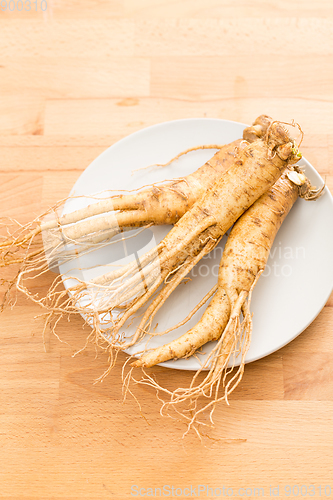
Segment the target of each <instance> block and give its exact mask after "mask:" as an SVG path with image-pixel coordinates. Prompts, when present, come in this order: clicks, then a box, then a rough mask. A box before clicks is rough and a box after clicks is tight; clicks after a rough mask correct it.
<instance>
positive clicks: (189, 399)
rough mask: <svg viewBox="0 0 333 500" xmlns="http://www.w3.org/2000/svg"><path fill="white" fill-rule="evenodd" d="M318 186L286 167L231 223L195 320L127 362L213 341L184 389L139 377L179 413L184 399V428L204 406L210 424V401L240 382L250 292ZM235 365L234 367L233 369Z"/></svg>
mask: <svg viewBox="0 0 333 500" xmlns="http://www.w3.org/2000/svg"><path fill="white" fill-rule="evenodd" d="M322 189H323V188H322ZM322 189H320V190H315V189H314V188H313V187H312V186H311V184H310V182H309V181H308V179H307V178H306V177H305V176H304V174H303V173H302V172H301V171H300V170H299V169H298V168H297V167H295V168H293V169H288V170H287V171H286V172H285V173H284V174H283V175H282V176H281V177H280V178H279V179H278V181H277V182H276V183H275V184H274V186H273V187H272V188H271V189H269V190H268V191H267V192H266V193H265V194H263V195H262V196H261V197H260V198H259V199H258V200H257V201H256V202H255V203H254V204H253V205H252V206H251V207H250V208H249V209H248V210H247V211H246V212H245V213H244V214H243V215H242V217H240V219H239V220H238V221H237V222H236V224H235V225H234V227H233V229H232V231H231V233H230V236H229V238H228V240H227V243H226V246H225V249H224V252H223V257H222V260H221V264H220V268H219V276H218V288H217V292H216V294H215V295H214V297H213V299H212V300H211V303H210V304H209V305H208V307H207V308H206V310H205V312H204V314H203V316H202V318H201V319H200V321H199V322H198V323H197V324H196V325H195V326H194V327H193V328H191V329H190V330H189V331H188V332H187V333H185V334H184V335H182V336H181V337H179V338H178V339H176V340H174V341H172V342H169V343H168V344H165V345H164V346H161V347H159V348H157V349H154V350H153V351H151V352H147V353H146V354H144V355H143V356H142V357H141V358H140V359H138V360H137V361H135V362H133V363H132V366H134V367H143V368H147V367H152V366H154V365H156V364H157V363H161V362H163V361H167V360H169V359H177V358H181V357H187V356H189V355H192V354H193V353H195V352H196V351H197V350H198V349H199V348H200V347H201V346H203V345H204V344H206V343H207V342H209V341H213V340H218V342H217V344H216V345H215V346H214V347H213V349H212V351H211V353H210V354H209V355H208V357H207V358H206V360H205V362H204V364H203V366H202V367H201V368H200V369H199V370H198V371H197V372H196V373H195V375H194V377H193V379H192V382H191V384H190V386H189V387H187V388H178V389H176V390H175V391H174V392H171V391H168V390H166V389H164V388H163V387H161V386H160V385H159V384H158V383H157V382H156V380H155V379H153V378H152V377H150V376H147V378H146V379H143V381H142V382H143V383H145V384H148V385H152V386H153V387H155V388H156V389H158V391H159V393H161V392H163V391H164V392H165V393H166V394H167V395H168V401H167V402H166V403H165V406H167V407H174V408H177V410H176V411H178V412H179V410H178V407H181V405H184V403H188V407H187V408H186V411H185V412H184V410H183V411H182V412H180V413H181V414H182V415H183V416H184V417H185V419H186V420H187V422H188V426H189V427H188V429H189V428H191V427H192V426H193V425H194V424H195V423H198V422H199V415H200V414H203V413H204V412H205V411H206V410H210V421H211V424H212V423H213V420H212V414H213V411H214V408H215V405H216V403H218V402H219V401H221V400H225V401H227V402H228V395H229V394H230V393H231V392H232V391H233V390H234V389H235V388H236V387H237V385H238V384H239V382H240V381H241V379H242V375H243V372H244V364H245V357H246V354H247V351H248V348H249V345H250V340H251V332H252V319H251V314H250V309H249V307H250V301H251V293H252V290H253V288H254V286H255V284H256V282H257V280H258V278H259V276H260V274H261V273H262V272H263V270H264V269H265V266H266V263H267V259H268V256H269V252H270V249H271V247H272V244H273V241H274V238H275V236H276V234H277V231H278V230H279V228H280V226H281V224H282V222H283V221H284V219H285V218H286V216H287V214H288V213H289V211H290V209H291V207H292V206H293V204H294V203H295V201H296V199H297V198H298V196H300V197H302V198H304V199H307V200H313V199H317V198H318V197H319V196H320V194H321V192H322ZM241 313H242V314H243V320H242V321H241ZM237 363H238V364H239V366H237V367H236V368H234V369H233V367H234V366H235V364H237ZM230 365H231V366H230ZM207 368H209V371H208V373H207V374H206V375H205V376H204V379H203V380H202V382H198V380H199V378H198V377H199V374H200V373H201V372H202V371H203V370H204V369H207ZM222 388H223V389H222ZM220 389H222V391H221V390H220ZM207 399H208V402H207ZM202 400H203V401H204V402H203V403H202V404H201V407H200V404H199V401H202ZM205 400H206V401H205ZM199 423H200V422H199Z"/></svg>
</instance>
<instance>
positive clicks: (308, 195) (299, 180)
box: [287, 165, 326, 201]
mask: <svg viewBox="0 0 333 500" xmlns="http://www.w3.org/2000/svg"><path fill="white" fill-rule="evenodd" d="M287 176H288V179H289V180H290V181H292V182H293V183H294V184H296V185H297V186H298V195H299V197H300V198H303V199H304V200H309V201H311V200H317V199H318V198H319V197H320V196H321V195H322V194H323V191H324V189H325V185H326V184H325V183H324V184H323V185H322V187H320V188H316V187H314V186H312V184H311V182H310V181H309V179H308V178H307V177H306V176H305V175H304V173H303V171H302V169H301V167H298V166H297V165H295V166H294V168H293V170H291V171H290V172H289V173H288V174H287Z"/></svg>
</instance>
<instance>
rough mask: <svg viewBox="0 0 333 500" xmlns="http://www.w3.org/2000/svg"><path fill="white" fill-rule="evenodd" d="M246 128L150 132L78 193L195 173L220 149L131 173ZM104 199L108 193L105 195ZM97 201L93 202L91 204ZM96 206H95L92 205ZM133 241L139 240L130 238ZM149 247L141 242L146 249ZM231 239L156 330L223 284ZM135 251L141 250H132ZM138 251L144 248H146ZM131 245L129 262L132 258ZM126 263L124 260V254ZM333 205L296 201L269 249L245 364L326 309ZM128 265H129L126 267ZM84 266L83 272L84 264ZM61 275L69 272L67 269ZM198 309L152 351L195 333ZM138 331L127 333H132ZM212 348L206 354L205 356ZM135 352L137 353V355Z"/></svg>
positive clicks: (111, 153)
mask: <svg viewBox="0 0 333 500" xmlns="http://www.w3.org/2000/svg"><path fill="white" fill-rule="evenodd" d="M245 126H246V125H244V124H241V123H236V122H231V121H227V120H217V119H205V118H199V119H185V120H176V121H171V122H166V123H161V124H159V125H154V126H152V127H148V128H146V129H144V130H141V131H139V132H136V133H134V134H132V135H130V136H128V137H126V138H124V139H122V140H121V141H119V142H117V143H116V144H114V145H113V146H111V147H110V148H108V149H107V150H106V151H104V152H103V153H102V154H101V155H100V156H99V157H98V158H96V159H95V160H94V161H93V162H92V163H91V165H90V166H89V167H88V168H87V169H86V170H85V171H84V172H83V174H82V175H81V176H80V178H79V179H78V181H77V182H76V184H75V185H74V187H73V189H72V192H71V194H72V195H91V194H93V193H97V192H101V191H103V190H105V189H112V190H121V189H135V188H139V187H140V186H142V185H144V184H150V183H152V182H156V181H160V180H163V179H171V178H175V177H182V176H185V175H187V174H189V173H190V172H193V171H194V170H196V169H197V168H198V167H199V166H201V165H202V164H203V163H204V162H205V161H206V160H208V159H209V158H210V157H211V156H212V155H213V153H214V151H209V150H203V151H196V152H192V153H190V154H188V155H186V156H184V157H182V158H181V159H179V160H177V161H176V162H174V163H173V164H172V165H171V166H168V167H164V168H149V169H144V170H139V171H138V172H135V173H134V174H133V175H132V171H133V170H135V169H140V168H141V167H146V166H147V165H151V164H154V163H164V162H167V161H168V160H169V159H170V158H172V157H174V156H175V155H177V154H178V153H179V152H180V151H183V150H185V149H187V148H189V147H192V146H196V145H199V144H225V143H229V142H231V141H233V140H235V139H237V138H240V137H241V136H242V131H243V129H244V127H245ZM300 164H301V165H303V166H304V167H305V173H306V175H307V176H308V177H309V178H310V180H311V181H312V183H313V184H314V185H315V186H321V185H322V184H323V179H322V178H321V177H320V176H319V174H318V173H317V172H316V170H315V169H314V168H313V167H312V166H311V165H310V164H309V162H307V161H306V160H305V159H304V158H303V159H302V160H301V161H300ZM104 195H105V194H104ZM91 201H92V200H91ZM91 201H90V202H91ZM88 203H89V200H88V199H87V198H77V199H76V198H75V199H72V200H70V201H69V203H67V204H66V207H65V209H66V212H70V211H72V210H75V209H77V208H80V207H81V206H83V205H87V204H88ZM169 230H170V226H156V227H154V228H152V229H149V230H147V231H149V233H146V237H143V240H142V236H141V240H140V241H141V243H140V245H141V247H142V246H143V248H139V249H135V248H134V250H138V252H139V254H141V253H143V251H146V250H147V249H149V248H151V247H152V246H153V245H154V244H155V243H158V242H159V241H160V240H161V239H162V238H163V237H164V236H165V235H166V234H167V232H168V231H169ZM131 241H133V240H131ZM142 241H143V243H142ZM225 241H226V237H224V238H223V240H222V242H221V243H220V245H219V247H218V248H217V249H216V250H215V251H214V254H209V255H208V256H206V257H205V258H204V259H202V261H201V262H199V264H198V265H197V266H196V267H195V268H194V269H193V271H192V273H191V274H190V277H191V278H192V281H189V282H187V283H186V284H185V283H183V284H181V285H180V286H178V288H177V289H176V290H175V292H173V294H172V295H171V297H170V298H169V299H168V301H167V302H166V303H165V305H164V306H163V308H162V309H161V310H160V311H159V313H158V314H157V316H156V319H155V321H154V324H155V322H158V331H161V330H165V329H167V328H169V327H170V326H172V325H174V324H175V323H178V322H179V321H180V320H182V319H183V318H184V317H185V316H186V315H187V314H188V313H189V312H190V311H191V310H192V308H193V307H194V306H195V305H196V304H197V303H198V302H199V301H200V299H201V298H202V297H203V296H204V295H205V294H206V293H207V291H208V290H210V289H211V288H212V286H214V284H215V283H216V279H217V271H218V264H219V261H220V257H221V254H222V249H223V247H224V244H225ZM134 245H135V244H134ZM140 245H139V246H140ZM134 250H133V245H132V246H130V250H129V252H130V253H131V252H132V254H131V255H129V258H130V259H132V258H133V257H134V254H133V252H134ZM113 252H115V250H114V247H106V248H104V249H103V250H99V251H98V252H94V253H93V254H90V255H89V256H88V257H86V258H85V259H86V260H85V262H84V266H86V265H88V266H91V267H92V266H98V265H99V264H101V266H102V267H94V268H93V269H90V270H89V271H82V273H81V274H80V277H81V278H83V279H85V280H89V279H91V278H92V277H94V276H97V275H100V274H101V273H102V272H103V270H106V269H107V270H109V268H108V266H107V264H108V262H111V261H115V260H116V259H117V258H118V257H117V256H116V255H115V253H113ZM120 257H121V255H120ZM332 257H333V199H332V196H331V194H330V193H329V191H328V189H327V188H325V193H324V195H323V196H322V197H321V198H320V199H319V200H317V201H316V202H306V201H304V200H300V199H299V200H298V201H297V202H296V204H295V205H294V207H293V208H292V211H291V212H290V214H289V215H288V217H287V219H286V221H285V222H284V223H283V225H282V227H281V229H280V231H279V233H278V235H277V237H276V239H275V242H274V246H273V248H272V251H271V255H270V258H269V261H268V263H267V267H266V270H265V272H264V275H262V276H261V277H260V279H259V282H258V284H257V286H256V288H255V290H254V293H253V297H252V304H251V309H252V312H253V335H252V341H251V346H250V349H249V352H248V354H247V357H246V361H247V362H250V361H254V360H256V359H259V358H262V357H264V356H266V355H268V354H270V353H272V352H274V351H276V350H278V349H280V348H281V347H283V346H284V345H286V344H287V343H288V342H290V341H291V340H293V339H294V338H295V337H296V336H297V335H299V334H300V333H301V332H302V331H303V330H304V329H305V328H306V327H307V326H308V325H309V324H310V323H311V322H312V321H313V320H314V319H315V317H316V316H317V315H318V313H319V312H320V311H321V309H322V308H323V307H324V305H325V303H326V301H327V299H328V297H329V295H330V293H331V291H332V284H333V258H332ZM121 262H123V261H121ZM80 265H82V267H84V266H83V264H82V262H81V263H80ZM61 272H67V273H68V275H70V274H71V273H70V272H69V271H68V267H66V266H61ZM205 307H206V306H203V308H201V309H200V311H198V312H197V313H196V315H195V316H194V317H193V318H192V319H191V321H190V322H189V323H187V325H185V326H183V327H181V328H179V329H178V330H176V331H174V332H170V333H169V334H167V335H166V336H163V337H155V338H153V339H152V340H151V341H150V343H149V346H150V347H152V348H153V347H156V346H159V345H162V344H164V343H166V342H169V341H170V340H172V339H174V338H177V337H178V336H179V335H181V334H182V333H184V332H185V331H187V329H189V328H191V327H192V326H193V325H194V324H195V323H196V321H198V319H199V318H200V316H201V315H202V313H203V311H204V308H205ZM133 328H134V325H133V326H132V327H130V329H129V330H128V331H129V333H131V332H133ZM209 349H210V347H209V345H207V346H206V347H205V348H204V350H205V352H206V353H207V352H208V351H209ZM133 352H134V351H131V353H133ZM162 365H163V366H167V367H172V368H177V369H186V370H194V369H197V368H198V367H199V362H198V360H197V359H195V358H194V357H191V358H189V359H182V360H177V361H168V362H166V363H162Z"/></svg>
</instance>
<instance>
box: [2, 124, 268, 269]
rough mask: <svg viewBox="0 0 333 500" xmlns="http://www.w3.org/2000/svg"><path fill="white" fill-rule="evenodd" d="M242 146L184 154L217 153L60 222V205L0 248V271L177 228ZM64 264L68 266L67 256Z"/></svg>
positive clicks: (259, 131)
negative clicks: (72, 249) (159, 228)
mask: <svg viewBox="0 0 333 500" xmlns="http://www.w3.org/2000/svg"><path fill="white" fill-rule="evenodd" d="M270 123H271V119H270V118H269V117H268V116H266V115H262V116H260V117H258V118H257V119H256V120H255V122H254V123H253V125H252V126H251V127H248V128H246V129H245V130H244V134H243V138H244V139H245V140H246V139H247V140H249V141H253V140H256V139H257V138H259V137H262V136H263V135H264V134H265V133H266V131H267V127H268V126H269V124H270ZM241 142H242V140H241V139H239V140H236V141H234V142H232V143H230V144H227V145H225V146H219V145H210V146H201V147H200V146H199V147H194V148H191V149H189V150H186V151H185V152H184V153H187V152H189V151H191V150H197V149H200V148H201V149H205V148H206V149H207V148H219V151H218V152H217V153H216V154H215V155H214V156H213V157H212V158H211V159H210V160H209V161H207V162H206V163H205V164H204V165H203V166H202V167H200V168H199V169H198V170H196V171H195V172H194V173H192V174H190V175H188V176H186V177H183V178H179V179H174V180H173V181H171V182H166V181H165V182H164V183H162V184H156V185H152V186H150V187H148V188H144V187H143V188H141V190H139V191H137V192H134V193H133V194H120V195H119V194H117V195H114V196H111V197H109V198H107V199H103V200H102V201H99V202H97V203H93V204H91V205H89V206H87V207H85V208H82V209H80V210H76V211H74V212H71V213H68V214H65V215H62V216H58V215H57V209H59V207H60V206H61V204H62V202H59V203H58V204H57V205H55V206H54V207H52V208H51V209H50V210H49V211H48V212H47V213H45V214H43V215H42V216H41V217H39V218H37V219H36V220H35V221H33V222H31V223H29V224H27V225H26V226H22V227H21V226H20V227H19V229H18V230H17V232H16V233H14V235H13V236H11V237H9V238H5V239H4V241H2V242H0V251H1V258H0V267H3V266H7V265H10V264H16V263H20V262H26V261H27V260H32V259H35V258H36V257H40V256H42V255H43V252H44V251H46V252H48V253H49V252H50V251H52V252H53V254H56V253H57V256H58V262H57V265H58V264H59V255H60V248H62V247H63V246H64V245H65V244H68V243H73V242H77V243H80V244H81V245H83V246H82V251H86V249H87V247H88V246H89V245H90V246H94V245H97V244H99V243H101V242H103V241H106V240H109V239H110V238H112V237H113V236H114V235H116V234H118V233H119V232H121V231H122V230H123V229H124V228H135V227H144V226H148V225H150V224H175V223H176V222H177V221H178V220H179V219H180V218H181V217H182V216H183V215H184V213H185V212H186V211H187V210H189V208H191V206H192V205H193V204H194V203H195V201H197V200H198V199H199V198H200V197H201V196H202V195H203V193H204V192H205V191H206V190H207V189H208V188H209V187H210V186H211V185H212V184H214V182H215V181H216V180H217V179H218V178H220V177H221V175H223V174H224V172H225V171H226V170H227V169H228V168H229V167H230V165H231V164H232V163H233V161H234V156H235V151H236V150H237V148H238V147H240V144H241ZM181 154H182V153H181ZM179 156H180V155H177V157H176V158H178V157H179ZM169 163H171V162H169ZM101 214H102V216H100V215H101ZM96 216H100V217H98V218H96ZM91 217H94V218H91ZM46 232H48V233H49V234H48V240H50V239H53V241H52V243H51V246H50V248H47V249H46V248H45V241H44V247H43V240H42V237H41V235H42V234H43V233H46ZM67 258H68V254H67ZM62 259H64V260H66V256H63V257H62Z"/></svg>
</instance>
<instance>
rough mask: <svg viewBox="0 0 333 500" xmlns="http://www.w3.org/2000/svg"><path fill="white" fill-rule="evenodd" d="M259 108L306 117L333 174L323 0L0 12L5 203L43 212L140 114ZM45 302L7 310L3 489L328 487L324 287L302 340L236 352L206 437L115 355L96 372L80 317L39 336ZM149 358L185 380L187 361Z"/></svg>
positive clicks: (156, 2)
mask: <svg viewBox="0 0 333 500" xmlns="http://www.w3.org/2000/svg"><path fill="white" fill-rule="evenodd" d="M261 113H267V114H270V115H272V116H274V117H275V118H278V119H282V120H290V119H291V118H294V119H296V120H297V121H299V122H300V123H301V124H302V127H303V129H304V132H305V138H304V145H303V147H302V151H303V154H304V156H305V157H306V158H307V159H308V160H309V161H310V162H311V163H312V164H313V165H314V166H315V167H316V168H317V170H318V171H319V172H320V173H321V174H322V175H324V176H325V177H326V182H327V184H328V186H329V187H330V189H331V191H332V189H333V162H332V158H333V154H332V153H333V120H332V117H333V10H332V3H331V1H329V0H318V1H317V2H313V1H310V0H295V1H293V2H287V1H279V2H271V1H268V2H262V1H259V0H251V1H250V0H244V1H242V2H241V1H238V0H236V1H233V2H231V1H229V2H227V1H226V0H222V1H218V0H179V1H177V2H171V1H166V0H109V1H106V0H90V1H89V0H82V1H81V0H80V1H79V0H74V1H72V2H68V1H67V0H48V8H47V11H46V12H44V13H42V12H41V11H40V9H39V10H38V12H34V11H31V12H18V11H17V10H15V11H13V12H9V11H8V10H7V11H6V12H2V11H0V194H1V197H0V207H1V215H2V216H11V217H14V218H17V219H18V220H19V221H20V222H26V221H28V220H30V219H31V218H33V217H35V216H37V215H38V214H39V213H41V212H42V211H43V210H44V209H46V208H47V207H49V206H50V205H52V204H53V203H55V202H56V201H57V200H58V199H60V198H63V197H65V196H66V195H67V194H68V192H69V190H70V188H71V186H72V185H73V183H74V182H75V181H76V179H77V178H78V177H79V175H80V173H81V172H82V171H83V170H84V169H85V168H86V167H87V166H88V165H89V163H90V162H91V161H92V160H93V159H94V158H95V157H96V156H97V155H98V154H100V153H101V152H102V151H103V150H104V149H106V148H107V147H108V146H109V145H111V144H113V143H114V142H115V141H117V140H119V139H120V138H122V137H124V136H126V135H128V134H130V133H132V132H134V131H136V130H139V129H141V128H143V127H146V126H148V125H151V124H155V123H159V122H162V121H167V120H171V119H176V118H186V117H216V118H227V119H231V120H235V121H241V122H245V123H248V122H251V121H252V120H253V119H254V118H255V117H256V116H257V115H259V114H261ZM320 252H321V249H320V248H318V258H320ZM2 276H8V273H7V271H6V272H5V271H2ZM50 279H51V276H45V277H44V278H43V279H42V280H40V281H39V282H38V284H37V285H36V289H37V288H38V289H41V290H46V288H47V286H48V284H49V283H50ZM39 313H40V310H39V309H38V307H37V306H34V305H32V304H31V303H29V302H27V301H26V300H25V299H23V298H22V297H19V298H18V302H17V304H16V306H15V308H14V309H13V310H6V311H5V312H3V313H2V315H1V316H0V343H1V348H0V377H1V391H0V402H1V404H0V457H1V458H0V459H1V468H0V498H3V499H7V500H9V499H10V500H28V499H29V500H42V499H57V500H60V499H61V500H63V499H66V500H74V499H89V500H97V499H98V500H101V499H107V498H115V499H117V500H122V499H129V498H133V495H132V494H131V492H132V493H135V492H136V491H137V490H131V487H132V485H137V486H138V487H139V488H145V489H147V488H149V487H151V488H163V485H169V486H170V488H171V487H172V486H174V488H181V489H184V488H186V487H190V486H191V485H192V487H193V488H198V485H205V487H208V486H209V487H210V488H213V489H215V488H218V487H220V488H222V487H223V486H224V487H225V488H233V493H234V497H237V498H240V494H239V492H238V490H239V488H252V489H254V488H262V490H260V491H259V490H258V492H257V496H258V495H259V493H260V496H261V498H272V496H273V491H272V492H271V494H270V488H274V487H278V486H279V497H280V498H287V497H288V495H287V492H288V490H285V487H287V486H288V485H289V486H293V485H296V486H297V485H298V486H301V485H306V486H307V487H308V496H312V498H325V497H326V498H329V496H328V495H327V493H329V490H328V489H326V494H325V491H324V488H325V486H326V485H330V486H331V488H332V494H331V495H332V496H333V477H332V465H333V296H331V297H330V299H329V300H328V303H327V304H326V306H325V307H324V309H323V310H322V312H321V313H320V315H319V316H318V317H317V319H316V320H315V321H314V322H313V324H312V325H311V326H309V328H307V330H306V331H305V332H304V333H302V335H300V336H299V337H298V338H297V339H296V340H294V341H293V342H292V343H291V344H289V345H288V346H286V347H285V348H283V349H281V350H280V351H278V352H276V353H274V354H272V355H271V356H268V357H267V358H265V359H262V360H260V361H257V362H255V363H252V364H250V365H248V366H247V367H246V372H245V376H244V379H243V381H242V383H241V385H240V387H239V388H238V389H237V391H236V392H235V393H234V395H233V396H232V398H231V401H230V406H229V407H227V406H225V405H223V404H222V405H220V406H219V407H218V408H217V410H216V417H215V421H216V427H215V429H214V430H212V431H210V433H209V438H205V439H204V441H203V443H201V442H200V441H199V440H198V439H197V437H196V436H194V435H190V436H188V437H186V438H185V439H184V440H182V434H183V431H184V428H183V427H182V426H181V425H180V424H179V423H177V422H174V421H172V420H171V419H167V418H162V417H161V416H160V415H159V404H158V402H157V400H156V397H155V394H154V392H153V391H152V390H149V389H148V388H143V387H137V388H136V395H137V397H138V398H139V400H140V401H141V403H142V414H140V412H139V409H138V406H137V404H136V403H135V402H134V401H133V400H131V399H128V401H127V402H126V403H125V404H123V403H122V394H121V381H120V377H121V364H122V362H123V361H124V359H125V357H124V356H120V360H119V361H120V363H119V364H118V366H117V367H116V368H115V369H114V371H113V372H111V374H110V375H109V376H108V377H107V378H106V379H105V380H104V382H103V383H97V384H94V381H95V380H96V379H97V378H98V377H99V376H100V375H101V374H102V373H103V371H104V370H105V368H106V367H107V359H106V357H105V356H104V355H103V354H99V355H98V357H97V359H95V350H94V348H93V347H91V346H89V347H88V348H87V349H86V350H85V351H84V352H83V353H82V354H80V355H77V356H76V357H72V355H73V353H74V352H75V351H77V350H78V349H79V348H80V347H82V346H83V344H84V342H85V338H86V334H87V330H82V322H81V321H80V319H78V318H76V319H73V320H71V322H70V323H67V322H66V321H64V322H62V323H61V324H60V325H59V329H58V334H59V336H60V338H61V339H62V340H63V342H62V343H61V342H59V341H58V340H57V339H56V338H55V337H54V336H53V335H50V334H49V333H48V332H46V337H45V345H44V344H43V339H42V335H41V320H40V319H38V318H37V319H34V317H35V316H36V315H38V314H39ZM65 342H67V343H65ZM156 373H157V375H158V377H159V378H160V380H162V381H168V383H170V384H171V383H172V384H179V385H184V384H185V383H186V382H188V381H189V376H190V374H188V373H184V372H178V371H171V370H167V369H163V368H161V367H158V368H157V369H156ZM310 485H314V487H315V495H311V492H312V491H313V489H311V488H310ZM320 487H321V496H320V494H319V493H320V491H319V488H320ZM179 491H180V490H178V494H179ZM225 491H226V490H225ZM274 491H275V493H276V490H274ZM304 491H305V490H304V489H303V493H304ZM144 492H146V493H147V490H145V491H144V490H142V493H144ZM263 492H264V494H263ZM157 493H158V491H157ZM186 493H187V491H183V496H178V497H179V498H186ZM197 493H198V492H197ZM229 493H230V490H229ZM294 493H295V494H296V493H297V489H294ZM246 495H247V496H246ZM246 495H245V494H243V497H246V498H256V497H257V496H256V494H255V492H253V493H252V495H251V494H250V490H247V493H246ZM299 496H300V495H299ZM332 496H331V498H332ZM201 497H202V498H212V495H211V494H209V492H208V496H207V491H206V493H205V492H202V493H201ZM221 497H222V498H224V497H223V495H222V496H221ZM295 497H296V495H293V494H292V495H290V496H289V498H295ZM187 498H188V497H187Z"/></svg>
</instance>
